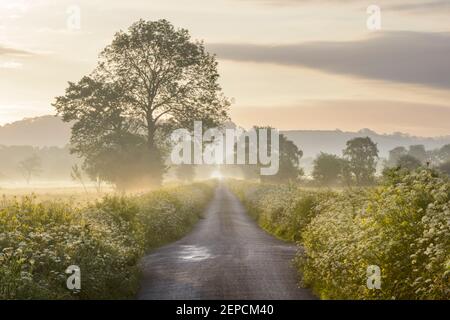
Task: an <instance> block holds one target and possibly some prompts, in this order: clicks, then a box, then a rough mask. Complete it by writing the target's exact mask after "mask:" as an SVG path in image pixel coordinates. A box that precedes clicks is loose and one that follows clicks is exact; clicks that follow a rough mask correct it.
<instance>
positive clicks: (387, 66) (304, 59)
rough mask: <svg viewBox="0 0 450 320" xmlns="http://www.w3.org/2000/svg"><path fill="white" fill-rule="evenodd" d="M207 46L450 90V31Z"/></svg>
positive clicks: (249, 57)
mask: <svg viewBox="0 0 450 320" xmlns="http://www.w3.org/2000/svg"><path fill="white" fill-rule="evenodd" d="M208 48H209V49H210V50H211V51H212V52H214V53H216V54H217V55H218V57H219V58H221V59H226V60H234V61H246V62H256V63H271V64H278V65H286V66H294V67H295V66H298V67H307V68H312V69H317V70H321V71H325V72H328V73H334V74H341V75H348V76H357V77H361V78H367V79H375V80H384V81H393V82H400V83H409V84H418V85H424V86H429V87H436V88H443V89H450V76H449V75H450V59H449V57H450V33H418V32H385V33H378V34H375V35H373V36H371V37H369V38H367V39H364V40H359V41H349V42H308V43H298V44H287V45H256V44H229V43H228V44H227V43H222V44H212V45H209V46H208Z"/></svg>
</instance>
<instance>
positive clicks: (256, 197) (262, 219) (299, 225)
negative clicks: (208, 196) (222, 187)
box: [229, 181, 336, 241]
mask: <svg viewBox="0 0 450 320" xmlns="http://www.w3.org/2000/svg"><path fill="white" fill-rule="evenodd" d="M229 186H230V188H231V189H232V190H233V192H234V193H235V194H236V195H238V197H239V198H240V199H241V201H243V203H244V204H245V206H246V207H247V209H248V211H249V213H250V215H251V216H252V217H253V218H254V219H256V220H257V221H258V223H259V225H260V226H261V227H263V228H264V229H265V230H267V231H268V232H270V233H272V234H274V235H276V236H277V237H279V238H281V239H283V240H286V241H300V240H301V239H302V233H303V230H304V229H305V227H306V226H307V225H308V224H309V222H310V221H311V219H312V218H313V217H314V216H315V215H316V213H317V211H316V210H315V208H316V206H317V205H319V204H320V203H321V202H322V201H324V200H326V199H328V198H330V197H334V196H336V193H335V192H332V191H306V190H303V189H301V188H300V187H298V185H297V184H293V183H290V184H278V185H276V184H259V183H249V182H240V181H235V182H229Z"/></svg>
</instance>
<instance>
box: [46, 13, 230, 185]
mask: <svg viewBox="0 0 450 320" xmlns="http://www.w3.org/2000/svg"><path fill="white" fill-rule="evenodd" d="M218 80H219V74H218V71H217V62H216V58H215V56H214V55H211V54H209V53H208V52H207V51H206V49H205V46H204V44H203V43H202V42H199V41H194V40H192V39H191V37H190V35H189V32H188V31H187V30H185V29H175V28H174V26H173V25H172V24H170V23H169V22H168V21H167V20H158V21H144V20H139V21H137V22H135V23H134V24H133V25H131V27H130V28H129V29H128V31H127V32H124V31H119V32H118V33H116V34H115V36H114V39H113V41H112V43H111V44H110V45H109V46H107V47H106V48H105V49H104V50H103V51H102V53H101V54H100V59H99V63H98V65H97V67H96V68H95V70H94V71H93V72H92V73H91V74H90V75H89V76H85V77H83V78H82V79H81V80H80V81H79V82H77V83H69V87H68V88H67V89H66V93H65V95H64V96H60V97H57V98H56V102H55V103H54V104H53V105H54V107H55V108H56V110H57V112H58V114H59V115H61V116H62V118H63V120H64V121H65V122H72V123H73V126H72V136H71V145H72V151H73V152H74V153H76V154H77V155H78V156H80V157H82V158H83V159H84V166H83V169H84V170H85V171H86V172H87V173H89V174H90V175H91V177H92V178H94V179H95V178H97V177H98V176H100V178H101V179H102V180H104V181H108V182H111V183H113V184H116V185H117V186H118V187H120V188H122V189H129V188H130V187H133V186H135V185H141V186H142V185H143V186H152V185H159V184H160V183H161V181H162V176H163V173H164V171H165V170H166V169H167V168H166V166H165V163H164V159H165V155H166V153H167V149H168V142H167V140H168V139H167V137H168V135H169V133H170V132H171V131H172V130H173V129H175V128H180V127H181V128H191V127H192V125H193V122H194V120H196V121H202V122H203V125H204V127H205V128H210V127H218V126H220V125H222V124H223V123H224V122H225V121H226V120H227V119H228V107H229V104H230V103H229V101H228V100H227V99H226V98H225V97H224V96H223V94H222V90H221V87H220V85H219V83H218Z"/></svg>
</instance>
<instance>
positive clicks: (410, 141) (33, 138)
mask: <svg viewBox="0 0 450 320" xmlns="http://www.w3.org/2000/svg"><path fill="white" fill-rule="evenodd" d="M282 133H284V134H285V135H286V136H287V137H288V138H289V139H290V140H292V141H294V142H295V143H296V144H297V145H298V146H299V147H300V148H301V149H302V150H303V152H304V158H311V157H315V156H316V155H317V154H318V153H320V151H324V152H328V153H334V154H337V155H341V154H342V150H343V149H344V148H345V143H346V142H347V141H348V140H350V139H352V138H355V137H361V136H364V137H365V136H368V137H370V138H371V139H372V140H373V141H375V142H376V143H378V148H379V150H380V156H381V157H387V156H388V152H389V150H392V149H393V148H395V147H398V146H405V147H407V146H410V145H414V144H423V145H425V147H426V149H435V148H439V147H441V146H443V145H445V144H449V143H450V136H446V137H436V138H425V137H415V136H410V135H407V134H404V133H395V134H378V133H376V132H374V131H371V130H369V129H363V130H360V131H358V132H344V131H340V130H334V131H321V130H294V131H282ZM69 139H70V125H68V124H66V123H64V122H62V121H61V119H60V118H58V117H55V116H50V115H49V116H43V117H37V118H26V119H23V120H21V121H17V122H14V123H11V124H7V125H4V126H0V145H6V146H11V145H29V146H34V147H44V146H59V147H63V146H65V145H66V144H68V143H69Z"/></svg>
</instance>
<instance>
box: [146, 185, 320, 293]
mask: <svg viewBox="0 0 450 320" xmlns="http://www.w3.org/2000/svg"><path fill="white" fill-rule="evenodd" d="M295 252H296V248H295V246H294V245H290V244H286V243H284V242H282V241H280V240H278V239H276V238H274V237H272V236H270V235H269V234H267V233H266V232H264V231H263V230H262V229H260V228H259V227H258V226H257V225H256V223H255V222H254V221H253V220H252V219H251V218H250V217H249V216H248V215H247V214H246V212H245V209H244V207H243V206H242V204H241V203H240V201H239V200H238V199H237V198H236V197H235V196H234V195H233V194H232V193H231V192H230V191H229V190H228V189H227V188H226V187H225V186H219V187H218V188H217V190H216V194H215V197H214V199H213V200H212V202H211V203H210V205H209V206H208V208H207V210H206V213H205V219H202V220H201V221H200V222H199V223H198V224H197V225H196V226H195V228H194V230H193V231H192V232H191V233H190V234H189V235H187V236H186V237H184V238H183V239H181V240H179V241H177V242H175V243H172V244H170V245H167V246H165V247H162V248H160V249H158V250H156V251H154V252H153V253H152V254H150V255H148V256H146V257H145V258H144V259H143V261H142V268H143V273H144V278H143V280H142V282H141V289H140V291H139V293H138V298H139V299H261V300H265V299H292V300H299V299H314V296H313V295H312V294H311V292H310V291H309V290H307V289H302V288H299V287H298V285H297V283H298V281H297V274H296V271H295V269H294V268H293V267H292V263H291V261H292V258H293V257H294V255H295Z"/></svg>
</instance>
